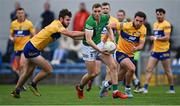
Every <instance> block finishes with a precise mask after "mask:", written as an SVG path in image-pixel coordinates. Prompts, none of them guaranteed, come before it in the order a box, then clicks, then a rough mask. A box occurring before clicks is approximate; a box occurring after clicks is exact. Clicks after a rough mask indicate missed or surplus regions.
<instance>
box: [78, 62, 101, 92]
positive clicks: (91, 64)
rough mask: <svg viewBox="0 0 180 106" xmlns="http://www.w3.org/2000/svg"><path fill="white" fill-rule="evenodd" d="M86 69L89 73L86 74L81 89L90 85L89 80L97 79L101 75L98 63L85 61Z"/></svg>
mask: <svg viewBox="0 0 180 106" xmlns="http://www.w3.org/2000/svg"><path fill="white" fill-rule="evenodd" d="M85 64H86V68H87V70H88V73H87V74H85V75H84V76H83V77H82V79H81V82H80V87H81V89H82V88H83V87H84V86H85V85H86V84H87V83H88V81H89V80H91V79H93V78H95V77H96V76H97V75H98V74H99V72H100V71H99V69H98V67H95V66H97V63H96V61H85Z"/></svg>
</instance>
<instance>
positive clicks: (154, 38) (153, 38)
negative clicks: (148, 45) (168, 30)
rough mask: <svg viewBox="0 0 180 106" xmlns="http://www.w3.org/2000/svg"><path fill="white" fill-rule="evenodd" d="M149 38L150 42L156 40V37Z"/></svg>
mask: <svg viewBox="0 0 180 106" xmlns="http://www.w3.org/2000/svg"><path fill="white" fill-rule="evenodd" d="M149 38H150V40H156V38H157V37H155V36H150V37H149Z"/></svg>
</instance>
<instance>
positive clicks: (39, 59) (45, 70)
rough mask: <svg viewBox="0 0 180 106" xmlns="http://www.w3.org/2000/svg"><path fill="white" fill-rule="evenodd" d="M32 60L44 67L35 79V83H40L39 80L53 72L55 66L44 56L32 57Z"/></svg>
mask: <svg viewBox="0 0 180 106" xmlns="http://www.w3.org/2000/svg"><path fill="white" fill-rule="evenodd" d="M31 61H32V62H33V63H34V64H36V65H37V66H39V67H40V68H42V70H41V72H39V73H38V74H37V75H36V76H35V77H34V79H33V82H34V83H38V82H39V81H41V80H43V79H44V78H46V77H47V76H48V75H50V74H51V72H52V70H53V68H52V66H51V65H50V64H49V63H48V61H47V60H45V59H44V58H43V57H42V56H38V57H37V58H36V59H31Z"/></svg>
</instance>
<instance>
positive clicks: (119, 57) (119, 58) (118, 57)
mask: <svg viewBox="0 0 180 106" xmlns="http://www.w3.org/2000/svg"><path fill="white" fill-rule="evenodd" d="M125 58H129V59H130V60H131V61H132V63H133V64H135V61H134V57H129V56H128V55H127V54H125V53H122V52H119V51H116V61H117V62H118V63H121V61H122V60H123V59H125Z"/></svg>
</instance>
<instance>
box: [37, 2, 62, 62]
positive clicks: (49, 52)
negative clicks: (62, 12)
mask: <svg viewBox="0 0 180 106" xmlns="http://www.w3.org/2000/svg"><path fill="white" fill-rule="evenodd" d="M41 18H42V22H41V25H40V24H39V25H37V27H36V32H38V31H40V30H39V29H38V27H41V29H42V28H44V27H46V26H47V25H49V24H50V23H51V22H52V21H53V20H54V19H55V16H54V12H52V11H51V10H50V4H49V2H45V3H44V12H43V13H42V14H41ZM37 24H38V23H37ZM58 45H59V44H58V42H57V41H55V42H53V43H52V44H50V45H48V46H47V47H46V48H45V49H44V51H43V52H42V56H43V57H44V58H46V59H47V60H48V61H51V60H52V56H53V53H54V51H55V49H56V48H57V47H58Z"/></svg>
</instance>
